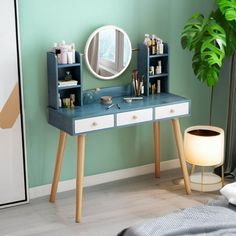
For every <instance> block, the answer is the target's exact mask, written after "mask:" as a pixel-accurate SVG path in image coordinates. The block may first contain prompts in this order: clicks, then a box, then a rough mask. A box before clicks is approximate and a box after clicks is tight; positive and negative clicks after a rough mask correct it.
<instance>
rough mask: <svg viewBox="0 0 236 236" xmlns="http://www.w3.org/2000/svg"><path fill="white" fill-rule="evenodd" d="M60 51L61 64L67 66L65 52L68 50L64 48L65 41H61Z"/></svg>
mask: <svg viewBox="0 0 236 236" xmlns="http://www.w3.org/2000/svg"><path fill="white" fill-rule="evenodd" d="M60 50H61V58H60V59H61V64H67V52H68V48H67V46H66V43H65V41H64V40H63V41H62V42H61V44H60Z"/></svg>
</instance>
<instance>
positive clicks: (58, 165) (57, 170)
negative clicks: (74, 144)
mask: <svg viewBox="0 0 236 236" xmlns="http://www.w3.org/2000/svg"><path fill="white" fill-rule="evenodd" d="M66 135H67V134H66V133H65V132H64V131H60V138H59V143H58V149H57V159H56V164H55V169H54V176H53V181H52V187H51V195H50V199H49V201H50V202H55V200H56V194H57V187H58V182H59V179H60V174H61V165H62V160H63V155H64V150H65V142H66Z"/></svg>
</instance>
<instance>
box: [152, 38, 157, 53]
mask: <svg viewBox="0 0 236 236" xmlns="http://www.w3.org/2000/svg"><path fill="white" fill-rule="evenodd" d="M151 41H152V45H151V54H152V55H155V54H156V53H157V51H156V49H157V41H156V38H155V35H154V34H153V35H152V37H151Z"/></svg>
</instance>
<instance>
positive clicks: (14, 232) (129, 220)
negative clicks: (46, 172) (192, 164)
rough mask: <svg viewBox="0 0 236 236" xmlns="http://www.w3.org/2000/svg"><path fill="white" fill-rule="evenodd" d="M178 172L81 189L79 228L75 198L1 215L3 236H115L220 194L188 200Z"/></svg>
mask: <svg viewBox="0 0 236 236" xmlns="http://www.w3.org/2000/svg"><path fill="white" fill-rule="evenodd" d="M179 180H181V173H180V170H171V171H165V172H161V178H160V179H155V178H154V175H145V176H139V177H135V178H129V179H125V180H120V181H116V182H111V183H107V184H102V185H98V186H93V187H88V188H85V189H84V197H83V211H82V222H81V223H80V224H76V223H74V216H75V192H74V191H69V192H65V193H59V194H58V197H57V201H56V203H54V204H53V203H49V201H48V197H43V198H38V199H33V200H31V201H30V204H25V205H21V206H17V207H11V208H6V209H2V210H0V235H1V236H6V235H7V236H29V235H37V236H39V235H40V236H45V235H46V236H48V235H49V236H54V235H55V236H62V235H63V236H64V235H65V236H71V235H77V236H113V235H114V236H115V235H117V233H118V232H120V231H121V230H122V229H123V228H126V227H128V226H130V225H133V224H136V223H138V222H142V221H144V220H146V219H149V218H153V217H158V216H162V215H165V214H167V213H170V212H173V211H175V210H177V209H180V208H187V207H191V206H196V205H200V204H206V203H207V202H208V201H209V200H211V199H217V198H218V196H219V192H211V193H201V192H192V194H191V195H186V194H185V190H184V186H183V185H181V184H180V182H181V181H179Z"/></svg>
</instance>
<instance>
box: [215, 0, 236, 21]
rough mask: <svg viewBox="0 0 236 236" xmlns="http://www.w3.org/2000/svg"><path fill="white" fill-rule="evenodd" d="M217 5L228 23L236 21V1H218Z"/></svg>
mask: <svg viewBox="0 0 236 236" xmlns="http://www.w3.org/2000/svg"><path fill="white" fill-rule="evenodd" d="M216 3H217V5H218V6H219V9H220V11H221V12H222V14H223V15H224V16H225V19H226V20H227V21H236V1H235V0H216Z"/></svg>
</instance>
